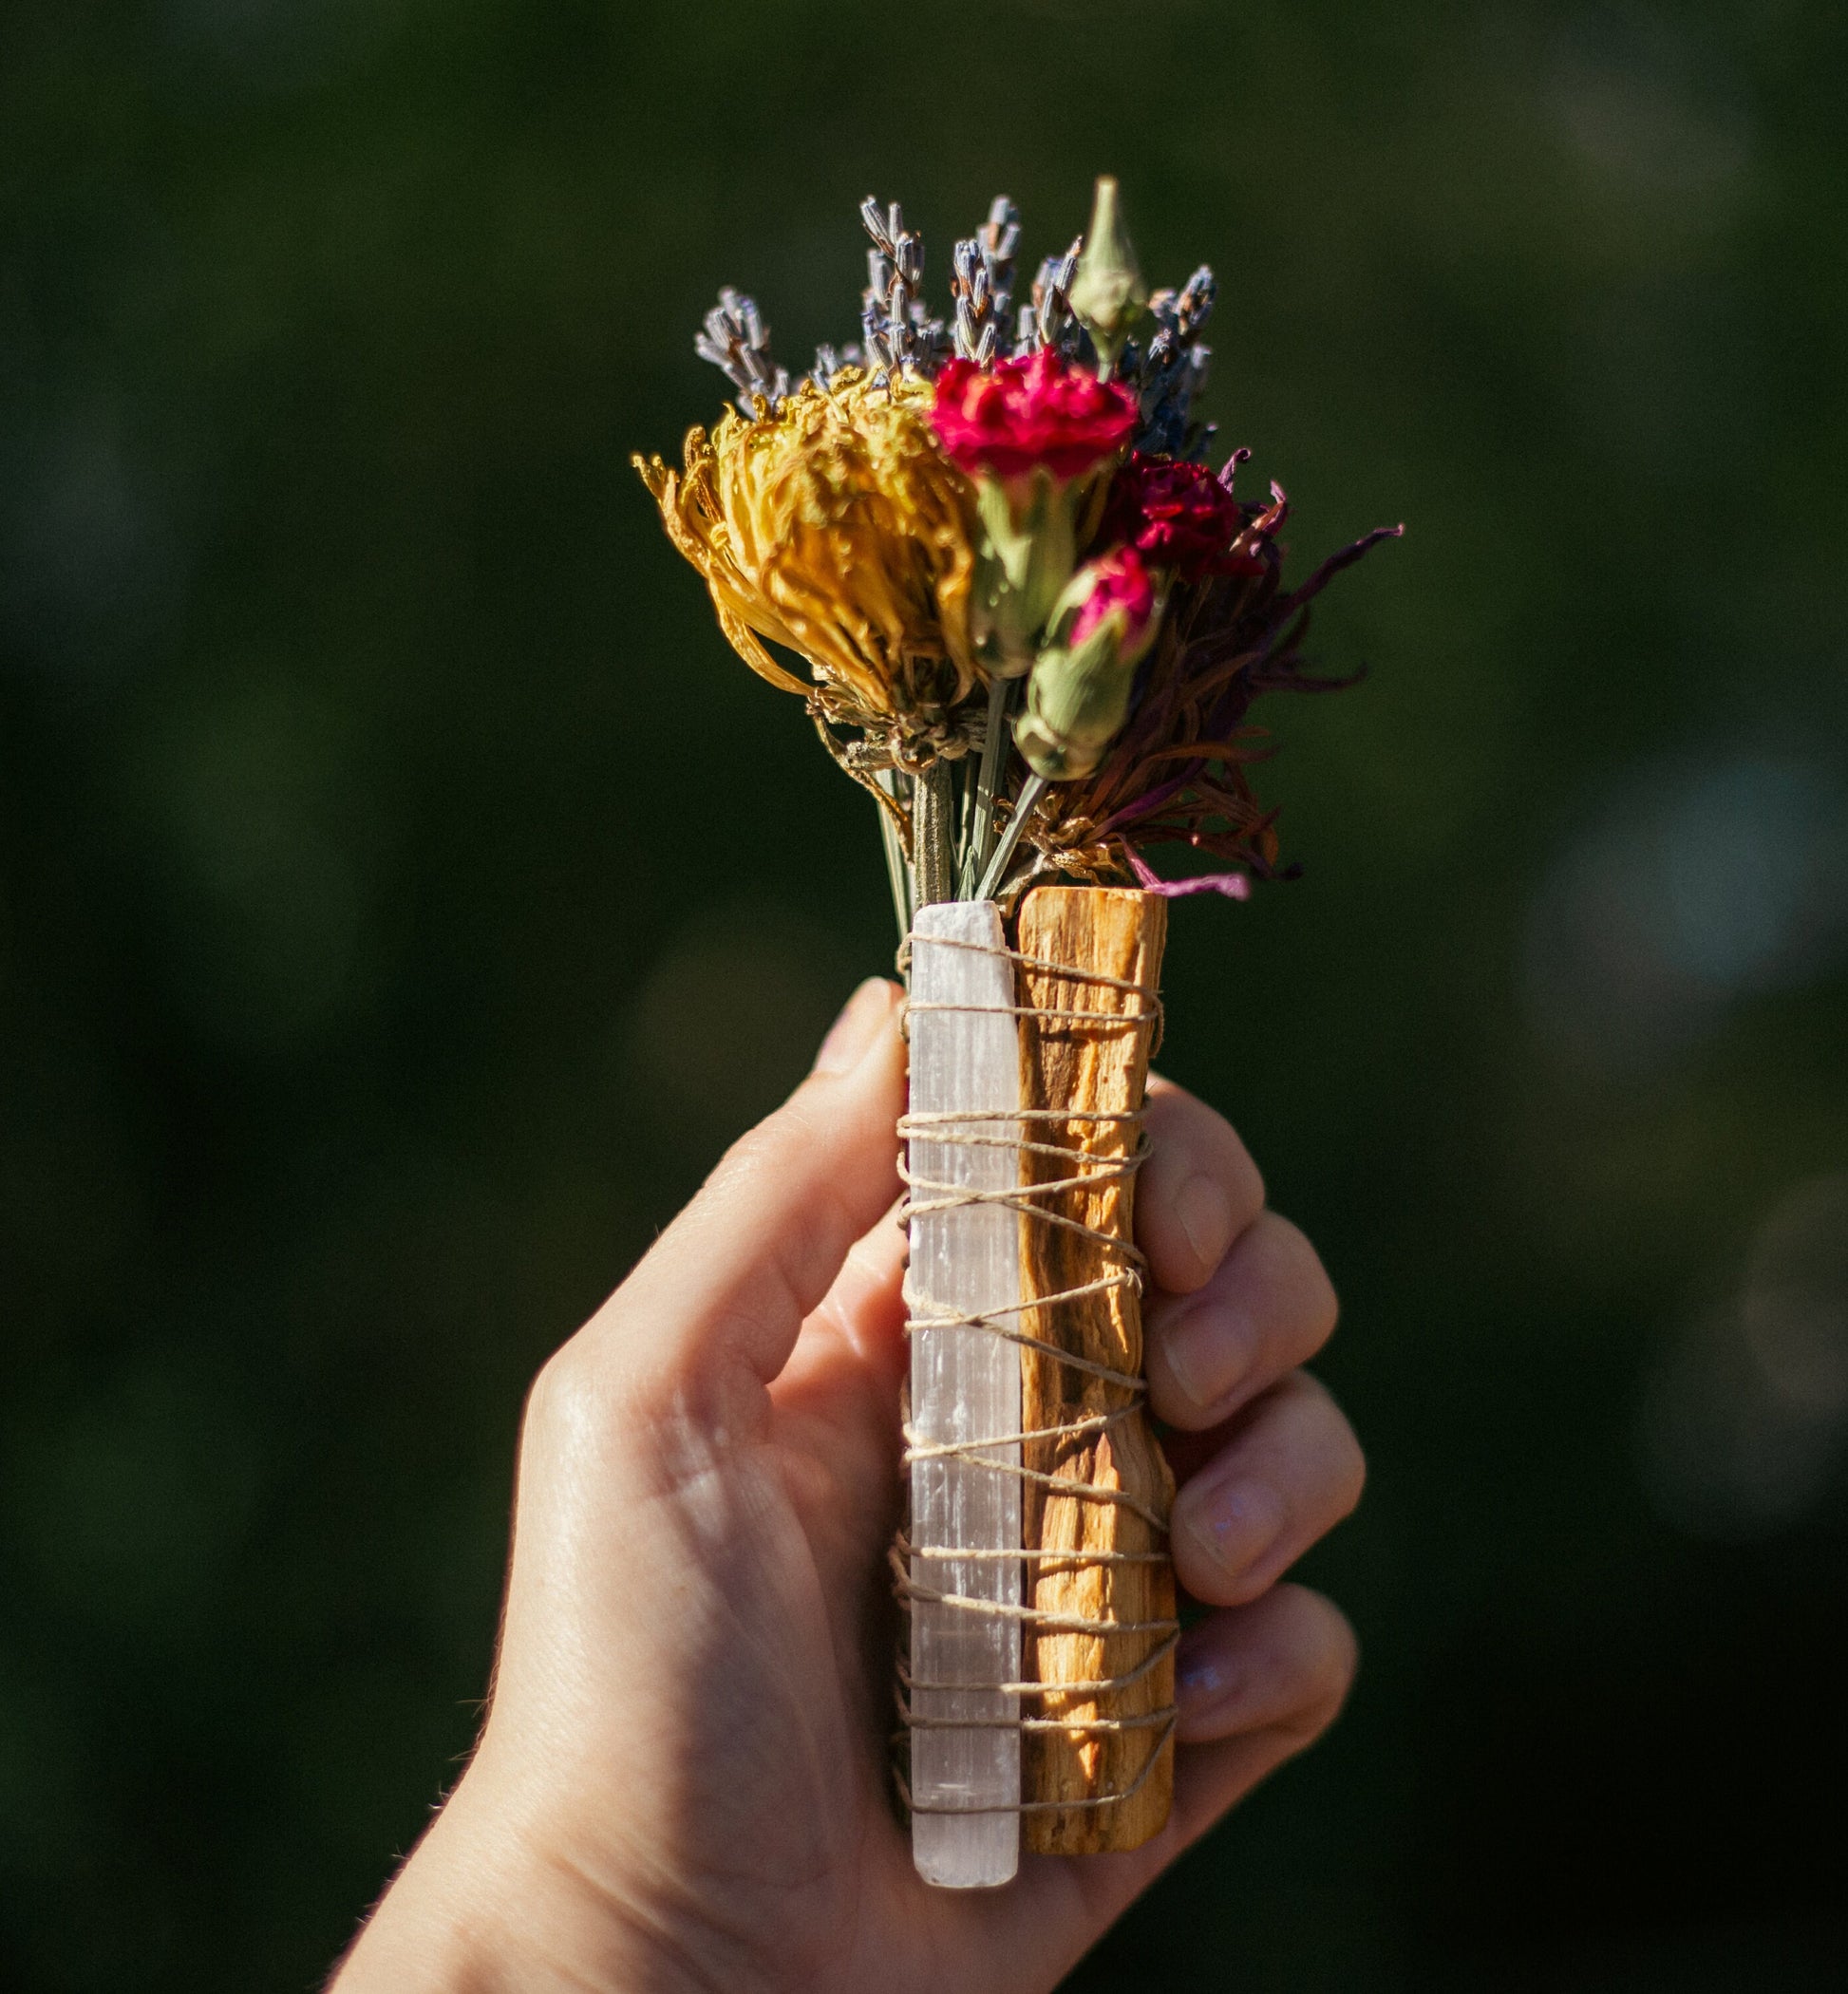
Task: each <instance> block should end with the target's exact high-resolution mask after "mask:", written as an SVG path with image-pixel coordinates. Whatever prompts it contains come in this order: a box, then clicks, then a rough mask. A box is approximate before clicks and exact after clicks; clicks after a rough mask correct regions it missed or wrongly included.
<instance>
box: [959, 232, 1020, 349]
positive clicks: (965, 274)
mask: <svg viewBox="0 0 1848 1994" xmlns="http://www.w3.org/2000/svg"><path fill="white" fill-rule="evenodd" d="M1019 242H1020V216H1019V213H1018V211H1017V210H1016V208H1015V207H1014V204H1013V202H1012V201H1010V200H1009V198H1008V197H1007V196H1006V195H1005V194H1002V195H997V196H996V197H995V199H994V201H993V203H992V205H991V206H990V209H989V218H988V220H987V221H985V222H984V223H983V224H982V226H981V228H980V229H978V230H977V231H976V233H975V234H974V235H970V236H966V237H965V238H964V239H963V240H962V241H960V242H958V243H957V244H956V247H955V252H954V256H953V259H952V260H953V263H954V270H953V273H952V276H951V279H950V292H951V295H952V297H953V298H954V299H955V304H956V318H955V329H954V333H955V346H956V352H957V354H958V355H959V356H960V357H961V358H962V359H964V360H972V361H973V362H974V363H975V365H976V366H977V367H987V366H988V365H989V364H990V361H992V360H993V358H994V355H995V349H996V348H997V346H998V345H999V344H1000V338H1001V329H1002V327H1003V326H1005V325H1006V324H1007V323H1008V318H1009V312H1010V311H1011V310H1012V308H1013V282H1014V251H1015V249H1016V247H1017V246H1018V244H1019Z"/></svg>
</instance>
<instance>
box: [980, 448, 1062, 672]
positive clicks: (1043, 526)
mask: <svg viewBox="0 0 1848 1994" xmlns="http://www.w3.org/2000/svg"><path fill="white" fill-rule="evenodd" d="M1088 489H1089V481H1088V480H1085V481H1082V482H1080V481H1073V480H1065V479H1055V478H1054V477H1053V476H1052V475H1051V473H1050V472H1048V471H1047V470H1046V469H1045V467H1044V466H1041V467H1039V468H1037V469H1035V470H1034V471H1033V472H1031V473H1030V474H1029V475H1028V477H1025V478H1015V479H1007V480H1002V479H999V478H994V477H990V476H986V475H985V476H983V477H982V478H980V479H978V480H976V486H975V506H976V511H977V512H978V513H979V515H980V516H981V520H982V529H983V539H982V545H981V548H980V551H979V553H978V555H977V557H976V570H975V593H974V602H973V605H972V608H971V633H972V635H973V637H974V640H975V646H976V649H977V650H978V651H979V652H980V653H981V654H982V656H983V658H984V660H985V661H986V662H987V664H988V665H989V668H990V670H991V671H993V672H994V673H995V675H996V676H997V677H1000V678H1007V679H1013V678H1018V677H1019V676H1020V675H1021V673H1022V672H1024V671H1027V670H1028V669H1029V668H1031V666H1032V663H1033V651H1034V646H1035V643H1036V641H1037V639H1038V637H1039V633H1040V631H1041V630H1042V629H1044V628H1045V626H1046V624H1047V620H1048V619H1049V618H1050V616H1051V614H1052V611H1053V607H1054V605H1055V604H1056V603H1057V602H1058V600H1059V596H1060V592H1061V591H1062V590H1063V589H1064V588H1065V584H1066V583H1067V582H1068V581H1069V580H1070V579H1071V572H1072V570H1073V568H1074V567H1076V566H1077V564H1078V545H1077V512H1078V507H1079V505H1080V503H1081V501H1082V500H1083V499H1084V497H1085V496H1086V494H1087V492H1088Z"/></svg>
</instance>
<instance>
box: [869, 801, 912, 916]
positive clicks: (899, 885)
mask: <svg viewBox="0 0 1848 1994" xmlns="http://www.w3.org/2000/svg"><path fill="white" fill-rule="evenodd" d="M874 781H877V783H878V785H879V787H880V788H881V789H882V790H884V791H885V793H886V795H887V796H889V797H892V798H893V799H895V800H896V798H897V794H898V788H897V778H896V776H895V775H894V774H893V773H892V771H891V770H890V769H889V768H888V769H881V770H880V771H879V773H878V774H877V776H876V777H875V778H874ZM876 807H877V810H878V813H879V843H880V844H881V846H883V848H884V850H885V874H886V879H887V881H888V882H889V884H890V885H891V887H892V911H893V912H894V913H895V914H896V915H897V917H898V939H899V940H900V941H901V942H902V941H903V940H904V938H905V937H906V936H907V935H908V934H909V933H910V932H911V874H910V871H909V869H908V868H907V866H906V864H905V848H904V846H903V845H902V844H901V843H900V842H899V839H898V826H897V825H896V823H895V822H894V821H893V817H892V812H891V811H889V810H888V809H887V808H886V807H885V805H884V804H883V803H880V804H878V805H877V806H876Z"/></svg>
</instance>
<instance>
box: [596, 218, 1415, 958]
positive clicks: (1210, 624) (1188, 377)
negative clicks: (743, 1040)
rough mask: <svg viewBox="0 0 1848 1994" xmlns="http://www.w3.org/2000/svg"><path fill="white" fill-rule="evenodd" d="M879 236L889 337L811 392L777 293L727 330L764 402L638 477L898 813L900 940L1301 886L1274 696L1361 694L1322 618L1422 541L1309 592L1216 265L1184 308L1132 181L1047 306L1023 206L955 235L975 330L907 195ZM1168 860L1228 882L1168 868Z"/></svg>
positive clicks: (873, 257) (761, 643) (815, 369)
mask: <svg viewBox="0 0 1848 1994" xmlns="http://www.w3.org/2000/svg"><path fill="white" fill-rule="evenodd" d="M861 219H862V221H863V223H864V225H865V228H866V231H867V234H868V235H869V236H870V237H871V241H872V247H871V249H870V251H869V253H868V266H869V268H868V283H867V286H866V290H865V292H864V293H863V295H862V299H861V329H860V338H859V339H858V341H857V342H855V343H853V344H851V345H848V346H845V347H842V348H830V347H823V348H820V349H819V350H818V352H817V354H816V356H815V360H814V364H813V366H812V367H811V369H810V371H809V372H808V373H807V374H806V375H804V376H802V377H801V379H799V380H794V381H792V379H791V377H790V375H789V373H788V372H787V370H786V369H785V368H783V367H780V366H779V365H778V364H777V363H776V361H775V360H774V358H773V357H772V355H771V351H770V341H769V332H768V329H766V327H765V326H764V321H763V318H762V315H761V313H760V312H759V310H758V308H757V306H756V304H755V303H754V302H753V301H752V300H751V299H749V298H747V297H743V296H741V295H739V294H738V293H737V292H732V291H726V292H721V294H720V301H719V303H718V305H717V306H716V307H715V308H714V309H713V310H712V311H710V312H709V313H708V314H707V320H706V324H705V327H704V329H702V331H701V332H700V334H699V337H698V339H697V341H696V345H697V348H698V350H699V352H700V353H701V354H702V355H703V356H704V357H705V358H707V359H708V360H711V361H713V362H714V363H715V364H716V365H718V366H719V367H722V368H723V369H724V371H725V373H726V376H727V378H728V379H729V380H730V382H731V384H732V386H733V387H734V388H735V389H736V391H737V403H736V406H735V407H734V408H732V409H729V410H727V411H726V414H725V415H724V416H723V417H722V418H721V419H720V421H719V422H718V423H717V424H716V425H715V426H714V427H713V428H712V429H711V430H710V431H708V430H707V429H706V428H704V427H698V428H694V429H692V430H691V431H689V433H688V437H687V441H686V445H685V449H684V452H683V464H682V467H681V468H679V469H674V468H672V467H670V466H669V464H667V463H666V462H664V461H662V460H661V459H660V458H658V457H655V458H649V459H642V458H637V459H636V460H635V462H636V466H637V468H638V469H639V470H640V472H641V474H642V477H643V478H644V480H646V482H647V484H648V487H649V490H650V492H651V494H652V495H653V497H654V499H655V500H656V502H657V504H658V505H659V507H660V509H661V516H662V519H663V521H664V523H665V524H666V527H667V530H668V533H669V537H670V538H671V539H672V541H673V543H674V545H675V546H676V547H677V548H678V549H679V550H680V552H681V553H682V554H683V555H685V556H686V557H687V559H688V561H690V562H691V563H692V565H693V566H694V567H695V568H697V569H698V570H699V572H700V573H701V574H702V575H704V576H705V578H706V582H707V588H708V589H709V591H710V592H711V595H712V600H713V604H714V607H715V609H716V611H717V612H718V618H719V623H720V627H721V628H722V629H723V630H724V631H725V633H726V637H727V638H728V639H729V640H730V642H731V643H732V645H733V646H734V648H735V649H737V650H738V652H739V654H740V655H741V656H742V657H743V658H744V659H745V662H746V663H747V664H748V665H749V666H750V667H751V668H753V669H754V670H756V671H758V672H760V673H761V674H762V675H763V676H764V677H765V678H766V679H768V680H769V681H770V682H771V683H772V684H773V685H777V686H780V687H784V688H785V689H787V690H790V691H794V692H797V693H800V694H801V696H802V697H803V698H804V700H805V701H806V703H807V706H808V710H809V712H810V714H811V716H812V717H813V719H814V721H815V723H816V725H817V728H818V730H819V731H820V735H821V738H822V740H823V741H824V742H825V743H827V745H828V748H829V750H830V752H831V753H832V754H833V755H834V756H835V758H836V760H837V761H838V762H839V763H840V764H841V766H842V767H843V768H845V769H846V770H847V771H848V772H849V773H850V774H851V775H853V776H854V777H855V778H856V779H857V780H858V781H860V782H862V783H864V784H865V785H866V786H867V787H868V788H869V789H871V790H872V791H873V792H874V794H875V795H876V796H877V799H879V803H880V806H881V822H882V824H883V826H884V828H885V833H886V837H887V851H888V857H889V860H890V863H891V870H892V878H893V891H894V897H895V901H896V909H897V914H898V920H899V925H900V928H901V930H909V928H910V925H911V916H912V913H913V912H914V911H915V909H916V908H917V907H919V906H923V905H927V904H930V903H932V902H935V901H940V900H945V899H952V898H958V897H961V898H971V897H994V898H998V899H1001V900H1002V901H1004V902H1005V903H1007V904H1009V905H1011V904H1013V903H1014V902H1015V901H1016V900H1017V899H1018V896H1019V894H1020V893H1021V892H1022V891H1023V889H1024V888H1025V887H1027V886H1028V884H1030V883H1031V882H1033V881H1035V880H1037V879H1040V878H1043V877H1047V876H1049V875H1050V876H1063V877H1065V878H1067V879H1071V880H1080V881H1091V882H1096V883H1105V882H1111V881H1134V882H1136V883H1138V884H1140V885H1141V886H1142V887H1144V888H1145V889H1147V890H1149V891H1153V892H1156V893H1160V894H1182V893H1192V892H1197V891H1201V890H1214V891H1217V892H1221V893H1224V894H1230V895H1233V896H1235V897H1242V896H1243V895H1244V894H1246V893H1247V892H1248V891H1249V882H1250V880H1251V879H1252V878H1253V877H1254V876H1256V877H1269V876H1273V875H1275V874H1276V873H1277V871H1278V850H1277V837H1276V830H1275V813H1274V812H1273V811H1271V810H1267V809H1265V808H1264V807H1263V806H1262V805H1261V804H1260V803H1259V802H1258V800H1257V799H1256V797H1255V796H1254V792H1253V789H1252V786H1251V783H1250V781H1249V779H1248V774H1247V771H1248V768H1249V765H1250V763H1251V762H1254V761H1256V760H1259V759H1262V758H1263V757H1264V756H1265V755H1266V753H1267V752H1268V750H1267V748H1266V746H1265V735H1264V730H1263V729H1261V728H1258V727H1254V726H1253V725H1252V724H1250V722H1249V720H1248V714H1249V710H1250V708H1251V705H1252V703H1253V702H1254V700H1255V699H1257V698H1258V697H1259V696H1260V695H1261V694H1263V693H1266V692H1276V691H1320V690H1327V689H1329V688H1330V687H1335V686H1339V685H1343V684H1348V683H1351V681H1348V680H1330V679H1325V678H1319V677H1316V676H1314V675H1312V674H1311V672H1310V670H1309V669H1308V668H1307V666H1306V664H1305V661H1304V655H1303V644H1304V639H1305V637H1306V635H1307V632H1308V629H1309V616H1310V605H1311V601H1312V599H1313V598H1314V597H1315V595H1317V594H1318V593H1320V591H1321V590H1322V589H1323V587H1324V586H1325V585H1326V584H1327V583H1328V582H1329V580H1330V579H1331V578H1332V576H1333V575H1335V574H1338V573H1339V572H1340V571H1341V570H1342V569H1343V568H1345V567H1348V566H1349V565H1350V564H1351V563H1352V562H1353V561H1355V560H1357V559H1359V558H1360V556H1361V555H1364V554H1365V553H1366V552H1367V550H1368V549H1369V548H1370V547H1372V546H1373V545H1374V544H1375V543H1376V542H1378V541H1379V540H1381V539H1383V538H1386V537H1388V536H1392V535H1395V534H1397V533H1398V532H1400V531H1401V529H1400V528H1398V527H1383V528H1378V529H1376V530H1375V531H1374V532H1372V533H1370V534H1367V535H1366V536H1363V537H1362V538H1361V539H1359V540H1357V541H1355V542H1354V543H1353V544H1352V545H1351V546H1349V547H1347V548H1344V549H1343V550H1341V551H1340V552H1339V553H1337V554H1335V555H1333V556H1331V557H1330V558H1329V559H1328V560H1326V561H1324V562H1323V564H1322V565H1321V567H1319V568H1318V569H1317V570H1316V571H1315V572H1314V573H1313V574H1311V575H1310V576H1309V577H1308V579H1307V580H1306V581H1304V582H1302V583H1301V584H1300V585H1299V586H1297V587H1296V588H1294V589H1288V588H1286V587H1285V586H1284V584H1283V579H1282V570H1283V549H1282V546H1281V544H1280V542H1279V540H1278V535H1279V532H1280V531H1281V529H1282V527H1283V524H1284V521H1285V519H1286V517H1288V512H1289V506H1288V501H1287V500H1286V499H1285V497H1284V494H1283V492H1282V490H1281V488H1280V487H1278V486H1277V485H1275V484H1273V485H1272V487H1271V490H1270V495H1269V498H1268V499H1265V500H1255V499H1241V498H1239V497H1238V496H1237V495H1236V493H1235V489H1234V479H1235V473H1236V471H1237V469H1238V466H1239V465H1240V464H1241V463H1242V462H1243V461H1245V460H1246V459H1247V457H1248V456H1249V454H1250V453H1249V452H1248V451H1245V450H1242V449H1241V450H1237V451H1235V452H1234V453H1233V454H1232V455H1231V457H1230V458H1228V459H1227V460H1226V461H1225V462H1224V464H1223V466H1222V468H1221V469H1219V470H1218V471H1217V472H1215V471H1214V470H1212V469H1211V468H1210V467H1209V465H1208V463H1207V462H1206V461H1205V459H1206V456H1207V453H1208V451H1209V449H1210V447H1211V443H1212V439H1213V429H1212V427H1211V425H1210V424H1206V423H1202V422H1201V421H1200V420H1199V419H1198V417H1197V414H1196V404H1197V400H1198V397H1199V393H1200V390H1201V388H1202V387H1203V386H1204V384H1205V380H1206V373H1207V365H1208V360H1209V349H1208V348H1207V347H1206V345H1205V344H1204V342H1203V340H1202V338H1201V334H1202V332H1203V330H1204V329H1205V327H1206V325H1207V322H1208V320H1209V318H1210V317H1211V315H1212V311H1213V307H1214V302H1215V295H1216V287H1215V284H1214V279H1213V273H1212V272H1211V271H1209V270H1207V269H1205V268H1204V267H1202V268H1200V269H1199V270H1197V271H1196V272H1195V273H1194V274H1193V275H1192V276H1191V277H1190V278H1189V279H1188V280H1187V282H1186V283H1185V284H1184V285H1183V286H1182V287H1181V288H1180V289H1179V290H1169V291H1157V292H1152V293H1151V292H1149V290H1148V289H1147V287H1146V285H1145V284H1144V283H1143V281H1142V277H1141V271H1140V269H1139V268H1138V266H1137V262H1136V257H1135V253H1134V251H1133V249H1132V248H1131V247H1130V243H1129V238H1128V236H1127V235H1126V233H1125V231H1124V228H1123V224H1122V216H1121V213H1120V208H1119V202H1118V197H1117V188H1116V183H1115V181H1114V180H1110V179H1103V180H1100V181H1099V182H1098V188H1097V196H1096V201H1095V205H1094V208H1093V213H1092V217H1091V224H1090V227H1089V229H1088V231H1087V232H1086V235H1084V237H1082V238H1081V239H1080V240H1079V241H1078V242H1076V243H1074V244H1073V245H1072V246H1071V248H1070V249H1069V250H1067V251H1066V252H1065V254H1063V255H1061V256H1058V257H1048V258H1047V260H1046V261H1045V262H1043V263H1042V264H1041V265H1040V267H1039V272H1038V274H1037V276H1036V277H1035V278H1034V280H1033V283H1032V285H1031V286H1030V290H1029V292H1028V295H1027V296H1026V297H1024V298H1023V299H1021V300H1020V302H1019V303H1018V305H1016V303H1015V299H1014V284H1015V254H1016V251H1017V248H1018V244H1019V237H1020V228H1019V220H1018V217H1017V216H1016V214H1015V211H1014V208H1013V206H1012V203H1011V202H1009V201H1008V200H1007V199H1005V198H1003V199H998V200H996V201H995V202H994V204H993V206H992V208H991V209H990V214H989V217H988V219H987V221H986V222H985V223H984V224H983V225H982V227H981V228H980V229H978V230H977V231H976V233H975V234H974V235H971V236H970V237H968V238H967V239H966V240H964V241H961V242H958V243H957V244H956V246H955V250H954V253H953V255H952V278H951V285H950V289H951V300H952V315H951V318H950V319H949V321H948V322H947V323H946V321H944V320H941V319H936V318H933V317H932V316H931V315H930V312H929V310H928V308H927V306H926V304H925V303H924V301H923V297H922V290H923V278H924V248H923V243H922V241H921V240H920V238H919V237H918V236H917V235H916V234H915V232H914V231H912V230H910V229H908V228H907V227H906V226H905V223H904V217H903V215H902V213H901V212H900V210H899V209H898V207H897V206H896V204H895V205H893V206H891V207H889V208H882V207H880V205H879V204H878V203H877V201H873V200H870V199H869V200H868V201H867V202H866V203H865V204H864V206H863V207H862V209H861ZM779 653H784V654H789V656H790V662H788V663H785V662H783V658H782V657H781V656H780V655H779ZM803 665H805V666H806V668H807V670H806V675H804V674H803V672H802V671H801V668H800V667H801V666H803ZM1163 843H1180V844H1184V845H1187V846H1191V847H1192V848H1194V849H1195V850H1197V851H1199V852H1202V853H1205V854H1208V855H1210V856H1212V857H1214V858H1215V859H1216V860H1218V861H1219V865H1220V869H1219V870H1217V871H1215V872H1211V873H1208V874H1206V875H1202V876H1196V877H1191V878H1185V879H1181V880H1177V881H1167V880H1163V879H1162V878H1160V876H1159V875H1157V873H1156V872H1155V870H1154V867H1153V865H1152V864H1151V862H1150V860H1149V858H1148V857H1147V856H1146V854H1147V852H1148V850H1149V848H1151V847H1153V846H1157V845H1160V844H1163Z"/></svg>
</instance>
